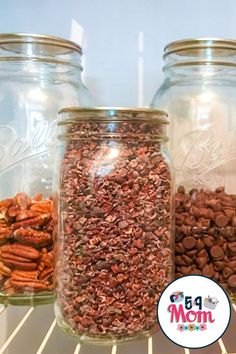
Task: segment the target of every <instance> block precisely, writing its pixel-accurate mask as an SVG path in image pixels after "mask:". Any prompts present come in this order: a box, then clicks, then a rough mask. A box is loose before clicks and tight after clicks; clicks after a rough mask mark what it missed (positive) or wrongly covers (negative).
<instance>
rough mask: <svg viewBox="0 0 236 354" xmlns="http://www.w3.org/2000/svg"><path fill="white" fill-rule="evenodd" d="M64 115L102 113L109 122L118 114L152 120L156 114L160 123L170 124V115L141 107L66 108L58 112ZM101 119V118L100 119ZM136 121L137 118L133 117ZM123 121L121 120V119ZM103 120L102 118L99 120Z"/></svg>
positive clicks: (60, 123)
mask: <svg viewBox="0 0 236 354" xmlns="http://www.w3.org/2000/svg"><path fill="white" fill-rule="evenodd" d="M63 113H68V114H70V113H71V114H73V113H75V114H76V113H85V114H86V113H91V114H93V115H95V116H96V115H99V114H101V113H104V117H103V120H104V121H107V120H110V119H111V118H112V117H115V115H116V113H124V114H128V113H130V114H134V115H135V114H138V113H140V114H142V113H144V114H146V115H147V119H148V120H150V119H152V116H153V115H154V114H156V115H159V116H160V117H161V118H159V119H158V121H159V123H163V124H169V123H168V121H167V117H168V113H167V112H165V111H162V110H159V109H154V108H139V107H109V106H108V107H102V106H99V107H64V108H61V109H60V110H59V112H58V114H59V115H60V114H63ZM98 118H99V117H98ZM133 118H134V119H135V117H133ZM91 119H93V120H94V119H96V117H95V118H94V117H93V118H91ZM119 119H120V120H122V119H121V118H119ZM99 120H101V117H100V118H99ZM58 124H59V125H62V124H65V121H63V122H62V121H59V122H58Z"/></svg>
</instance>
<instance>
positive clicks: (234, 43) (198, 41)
mask: <svg viewBox="0 0 236 354" xmlns="http://www.w3.org/2000/svg"><path fill="white" fill-rule="evenodd" d="M206 48H214V49H228V50H236V40H235V39H224V38H214V37H209V38H208V37H206V38H186V39H180V40H177V41H173V42H170V43H168V44H167V45H166V46H165V48H164V55H163V58H164V59H165V58H166V57H167V56H168V55H169V54H172V53H175V52H180V51H183V50H192V49H206Z"/></svg>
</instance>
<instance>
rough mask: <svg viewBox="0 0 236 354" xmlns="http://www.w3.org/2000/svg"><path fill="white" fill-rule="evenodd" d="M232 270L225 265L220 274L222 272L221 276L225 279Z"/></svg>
mask: <svg viewBox="0 0 236 354" xmlns="http://www.w3.org/2000/svg"><path fill="white" fill-rule="evenodd" d="M233 273H234V272H233V270H232V269H231V268H229V267H225V268H224V269H223V272H222V274H223V277H224V278H225V279H227V278H228V277H229V276H230V275H232V274H233Z"/></svg>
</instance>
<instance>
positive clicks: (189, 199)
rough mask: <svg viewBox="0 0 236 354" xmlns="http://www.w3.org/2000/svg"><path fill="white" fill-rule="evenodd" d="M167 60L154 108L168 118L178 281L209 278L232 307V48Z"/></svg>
mask: <svg viewBox="0 0 236 354" xmlns="http://www.w3.org/2000/svg"><path fill="white" fill-rule="evenodd" d="M164 59H165V66H164V72H165V80H164V82H163V84H162V85H161V87H160V88H159V89H158V91H157V93H156V95H155V97H154V98H153V101H152V107H155V106H157V107H161V108H162V109H166V110H167V111H168V113H169V115H170V131H171V133H170V136H171V140H170V153H171V156H172V161H173V166H174V170H175V176H176V187H177V189H176V196H175V201H176V203H175V206H176V210H175V211H176V214H175V216H176V260H175V263H176V276H177V277H181V276H182V275H187V274H199V275H204V276H207V277H209V278H211V279H213V280H215V281H217V282H218V283H219V284H220V285H221V286H222V287H224V289H226V290H227V292H228V294H229V295H230V296H231V298H232V300H233V301H236V183H235V179H236V119H235V115H236V41H235V40H231V39H219V38H202V39H201V38H200V39H186V40H180V41H176V42H173V43H170V44H168V45H167V46H166V48H165V51H164Z"/></svg>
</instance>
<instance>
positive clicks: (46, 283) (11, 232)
mask: <svg viewBox="0 0 236 354" xmlns="http://www.w3.org/2000/svg"><path fill="white" fill-rule="evenodd" d="M52 232H53V202H52V200H51V199H43V196H42V195H36V196H35V197H33V198H30V197H29V196H28V195H27V194H26V193H23V192H22V193H18V194H16V195H15V196H14V197H13V198H9V199H5V200H1V201H0V299H1V300H2V301H6V298H7V299H8V297H11V296H12V300H9V299H8V301H10V302H14V298H16V297H17V296H19V297H24V296H33V295H34V294H40V293H42V292H43V293H47V292H51V291H52V289H53V251H52Z"/></svg>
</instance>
